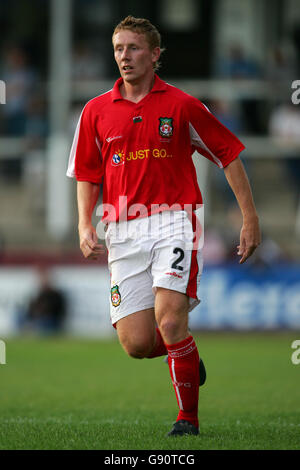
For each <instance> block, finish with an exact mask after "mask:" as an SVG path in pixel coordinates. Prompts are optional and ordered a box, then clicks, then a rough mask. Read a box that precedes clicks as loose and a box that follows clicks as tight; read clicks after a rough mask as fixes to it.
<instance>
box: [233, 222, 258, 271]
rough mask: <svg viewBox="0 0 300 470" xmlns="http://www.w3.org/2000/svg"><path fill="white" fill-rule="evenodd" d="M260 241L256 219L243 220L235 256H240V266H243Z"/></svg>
mask: <svg viewBox="0 0 300 470" xmlns="http://www.w3.org/2000/svg"><path fill="white" fill-rule="evenodd" d="M260 241H261V236H260V228H259V221H258V217H257V216H255V217H252V218H251V219H247V220H244V223H243V226H242V229H241V233H240V244H239V245H238V247H237V248H238V252H237V254H238V255H240V256H241V259H240V264H243V263H244V262H245V261H246V260H247V259H248V258H249V256H251V255H252V254H253V253H254V251H255V249H256V248H257V247H258V245H259V244H260Z"/></svg>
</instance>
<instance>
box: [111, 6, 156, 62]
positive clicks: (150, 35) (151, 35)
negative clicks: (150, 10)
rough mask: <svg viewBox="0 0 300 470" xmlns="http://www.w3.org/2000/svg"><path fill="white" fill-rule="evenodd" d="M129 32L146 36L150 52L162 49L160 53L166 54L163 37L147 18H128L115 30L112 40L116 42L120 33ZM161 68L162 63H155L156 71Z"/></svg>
mask: <svg viewBox="0 0 300 470" xmlns="http://www.w3.org/2000/svg"><path fill="white" fill-rule="evenodd" d="M123 30H128V31H132V32H133V33H137V34H144V35H145V37H146V40H147V42H148V45H149V48H150V50H153V49H154V48H155V47H159V48H160V52H161V53H162V52H164V50H165V49H162V48H161V36H160V33H159V32H158V30H157V28H156V27H155V26H154V25H153V24H152V23H150V21H149V20H147V19H145V18H135V17H134V16H131V15H129V16H127V17H126V18H124V20H122V21H121V22H120V23H119V24H118V25H117V26H116V27H115V29H114V32H113V35H112V40H114V36H115V35H116V34H117V33H119V32H120V31H123ZM159 67H160V62H159V61H157V62H154V64H153V68H154V70H155V71H156V70H158V68H159Z"/></svg>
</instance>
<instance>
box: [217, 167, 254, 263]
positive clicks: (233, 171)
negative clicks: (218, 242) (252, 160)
mask: <svg viewBox="0 0 300 470" xmlns="http://www.w3.org/2000/svg"><path fill="white" fill-rule="evenodd" d="M224 172H225V176H226V178H227V181H228V183H229V185H230V187H231V189H232V190H233V192H234V194H235V197H236V199H237V202H238V204H239V207H240V209H241V212H242V216H243V225H242V228H241V233H240V244H239V246H238V247H237V248H238V255H241V259H240V263H241V264H242V263H244V262H245V261H246V260H247V259H248V258H249V256H251V255H252V253H253V252H254V251H255V249H256V248H257V247H258V245H259V244H260V241H261V235H260V228H259V220H258V215H257V212H256V208H255V204H254V201H253V197H252V191H251V187H250V183H249V180H248V177H247V174H246V172H245V169H244V166H243V164H242V162H241V160H240V158H236V159H235V160H233V161H232V162H231V163H230V164H229V165H228V166H227V167H226V168H225V169H224Z"/></svg>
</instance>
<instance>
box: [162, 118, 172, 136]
mask: <svg viewBox="0 0 300 470" xmlns="http://www.w3.org/2000/svg"><path fill="white" fill-rule="evenodd" d="M159 134H160V135H161V136H162V137H172V135H173V118H168V117H160V118H159Z"/></svg>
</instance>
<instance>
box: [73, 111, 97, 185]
mask: <svg viewBox="0 0 300 470" xmlns="http://www.w3.org/2000/svg"><path fill="white" fill-rule="evenodd" d="M94 119H95V117H94V116H93V111H92V107H91V106H90V103H88V104H87V105H86V106H85V107H84V109H83V111H82V113H81V116H80V118H79V121H78V124H77V127H76V131H75V135H74V139H73V144H72V147H71V152H70V157H69V164H68V170H67V176H69V177H71V178H76V180H77V181H89V182H90V183H96V184H97V183H99V184H100V183H101V182H102V176H103V161H102V154H101V147H100V143H99V141H98V139H97V135H96V132H95V125H94Z"/></svg>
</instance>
